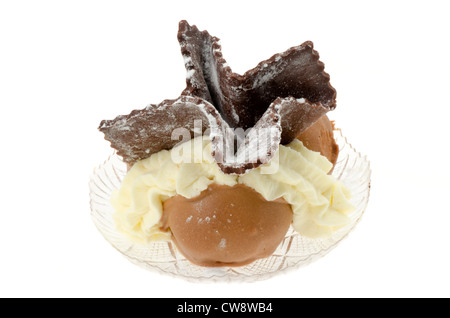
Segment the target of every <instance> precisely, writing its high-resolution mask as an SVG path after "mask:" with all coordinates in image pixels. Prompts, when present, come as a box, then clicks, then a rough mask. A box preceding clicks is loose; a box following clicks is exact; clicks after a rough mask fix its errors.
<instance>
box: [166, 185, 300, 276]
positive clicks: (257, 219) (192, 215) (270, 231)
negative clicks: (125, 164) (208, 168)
mask: <svg viewBox="0 0 450 318" xmlns="http://www.w3.org/2000/svg"><path fill="white" fill-rule="evenodd" d="M291 222H292V208H291V206H290V204H288V203H287V202H286V201H284V199H278V200H276V201H270V202H269V201H266V200H265V199H264V198H263V197H262V196H261V194H259V193H258V192H256V191H255V190H253V189H251V188H249V187H247V186H245V185H242V184H238V185H235V186H233V187H229V186H221V185H217V184H213V185H211V186H210V187H209V188H208V189H206V190H205V191H203V192H202V193H201V194H200V195H199V196H197V197H195V198H191V199H187V198H185V197H183V196H180V195H177V196H175V197H172V198H170V199H168V200H167V201H165V202H164V213H163V218H162V224H163V226H162V227H163V229H166V230H168V229H169V228H170V230H171V232H172V235H173V241H174V242H175V244H176V246H177V248H178V249H179V251H180V252H181V253H182V254H183V255H184V256H185V257H186V258H187V259H188V260H190V261H191V262H192V263H194V264H197V265H201V266H213V267H217V266H242V265H246V264H249V263H251V262H253V261H254V260H256V259H259V258H263V257H267V256H270V255H272V253H273V252H274V251H275V249H276V248H277V247H278V245H279V244H280V243H281V241H282V240H283V238H284V236H285V234H286V232H287V230H288V229H289V226H290V224H291Z"/></svg>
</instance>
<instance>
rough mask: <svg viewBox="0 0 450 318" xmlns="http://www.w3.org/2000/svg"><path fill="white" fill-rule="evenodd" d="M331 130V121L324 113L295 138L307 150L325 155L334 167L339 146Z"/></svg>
mask: <svg viewBox="0 0 450 318" xmlns="http://www.w3.org/2000/svg"><path fill="white" fill-rule="evenodd" d="M333 130H334V127H333V124H332V122H331V121H330V119H329V118H328V116H327V115H324V116H322V117H321V118H320V119H319V120H318V121H317V122H315V123H314V124H313V125H312V126H311V127H309V128H308V129H307V130H305V131H304V132H302V133H301V134H299V135H298V136H297V138H298V139H300V140H301V141H302V142H303V145H304V146H305V147H306V148H308V149H309V150H312V151H317V152H320V154H321V155H322V156H325V157H327V159H328V160H329V161H330V162H331V163H332V164H333V167H334V165H335V164H336V161H337V157H338V155H339V147H338V145H337V144H336V141H335V139H334V133H333Z"/></svg>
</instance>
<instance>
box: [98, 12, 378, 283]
mask: <svg viewBox="0 0 450 318" xmlns="http://www.w3.org/2000/svg"><path fill="white" fill-rule="evenodd" d="M178 40H179V43H180V46H181V53H182V56H183V58H184V62H185V67H186V70H187V75H186V88H185V89H184V90H183V91H182V93H181V95H180V96H179V97H178V98H176V99H170V100H164V101H163V102H161V103H160V104H157V105H154V104H151V105H149V106H147V107H145V108H144V109H139V110H133V111H132V112H131V113H130V114H128V115H121V116H117V117H116V118H115V119H113V120H103V121H102V122H101V123H100V127H99V130H100V131H101V132H102V133H103V134H104V136H105V139H106V140H107V141H109V142H110V144H111V147H112V148H113V149H114V153H113V154H112V156H111V157H110V158H109V159H108V160H107V161H106V162H105V163H104V164H102V165H101V166H99V167H98V168H97V169H96V170H95V171H94V175H93V176H92V178H91V183H90V190H91V210H92V212H91V215H92V218H93V220H94V223H95V224H96V226H97V227H98V229H99V230H100V232H101V233H102V234H103V235H104V237H105V238H106V239H107V240H108V241H109V242H110V243H111V244H112V245H113V246H114V247H115V248H116V249H117V250H119V251H120V252H122V253H123V254H124V255H125V256H126V257H127V258H128V259H129V260H130V261H132V262H134V263H136V264H139V265H142V266H144V267H145V268H148V269H156V270H159V271H160V272H164V273H169V274H173V275H177V276H180V277H184V278H188V279H189V278H190V279H209V280H223V279H225V280H231V279H238V280H255V279H263V278H267V277H270V276H271V275H273V274H276V273H279V272H281V271H283V270H287V269H289V268H296V267H299V266H301V265H304V264H308V263H310V262H311V261H313V260H315V259H317V258H318V257H321V256H323V255H325V254H326V253H327V252H329V251H330V250H331V249H332V248H333V247H335V246H336V244H337V243H338V242H340V241H341V240H342V238H344V237H345V236H346V235H347V234H348V233H349V232H350V231H351V230H352V229H353V227H354V226H355V224H356V223H357V222H358V220H359V219H360V217H361V216H362V214H363V212H364V209H365V207H366V205H367V201H368V197H369V188H370V168H369V162H368V161H367V159H366V158H365V157H362V156H361V155H360V154H358V153H357V152H356V151H355V150H354V149H353V147H351V146H350V145H349V144H348V143H347V141H346V139H345V138H344V137H343V136H342V134H341V132H340V130H338V129H336V128H335V127H334V123H333V122H331V121H330V120H329V118H328V116H327V113H328V112H329V111H332V110H334V109H335V108H336V90H335V89H334V88H333V87H332V86H331V84H330V77H329V75H328V74H327V73H325V72H324V64H323V63H322V62H321V61H320V60H319V55H318V53H317V52H316V51H315V50H314V49H313V43H312V42H304V43H303V44H301V45H299V46H295V47H292V48H290V49H288V50H287V51H285V52H283V53H280V54H275V55H273V56H272V57H271V58H269V59H268V60H265V61H263V62H261V63H259V64H258V65H257V66H256V67H255V68H253V69H251V70H249V71H247V72H246V73H245V74H244V75H239V74H236V73H233V72H232V71H231V68H230V67H229V66H228V65H227V63H226V61H225V59H224V58H223V57H222V53H221V45H220V42H219V39H218V38H216V37H213V36H211V35H210V34H209V33H208V32H207V31H200V30H199V29H198V28H197V27H196V26H191V25H189V24H188V22H186V21H181V22H180V24H179V31H178Z"/></svg>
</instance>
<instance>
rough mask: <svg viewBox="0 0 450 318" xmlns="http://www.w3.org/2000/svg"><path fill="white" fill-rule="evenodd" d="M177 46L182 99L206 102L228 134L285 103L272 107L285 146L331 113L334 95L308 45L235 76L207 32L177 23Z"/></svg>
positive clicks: (215, 38)
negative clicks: (278, 110)
mask: <svg viewBox="0 0 450 318" xmlns="http://www.w3.org/2000/svg"><path fill="white" fill-rule="evenodd" d="M178 40H179V42H180V46H181V53H182V55H183V57H184V60H185V67H186V70H187V77H186V83H187V87H186V89H185V90H184V91H183V93H182V94H183V95H190V96H198V97H200V98H203V99H206V100H208V101H209V102H210V103H211V104H213V105H214V106H215V107H216V108H217V109H218V111H219V112H220V113H221V115H222V116H223V118H224V120H225V121H226V122H227V123H228V124H229V125H230V126H231V127H233V128H236V127H242V128H244V129H247V128H250V127H253V126H255V125H256V123H257V121H258V120H259V119H260V118H261V116H262V115H263V114H264V112H265V111H266V110H267V109H268V108H269V106H270V104H271V103H273V102H274V101H275V100H277V98H287V99H286V101H284V102H282V101H278V102H279V103H281V107H282V109H281V114H282V128H283V132H282V141H281V142H282V143H283V144H285V143H289V142H290V141H292V140H293V139H294V138H295V136H297V135H298V134H299V133H301V132H302V131H304V130H305V129H306V128H308V127H309V126H310V125H312V124H313V123H314V122H315V121H316V120H318V119H319V118H320V117H321V116H322V115H324V114H325V113H326V112H328V111H330V110H333V109H334V108H335V107H336V91H335V89H334V88H333V87H332V86H331V85H330V81H329V80H330V77H329V75H328V74H327V73H325V72H324V64H323V63H322V62H320V61H319V54H318V53H317V52H316V51H315V50H314V49H313V43H312V42H309V41H308V42H305V43H303V44H301V45H299V46H295V47H292V48H290V49H289V50H287V51H285V52H284V53H280V54H275V55H274V56H272V57H271V58H269V59H268V60H265V61H262V62H261V63H259V64H258V65H257V66H256V67H255V68H254V69H251V70H249V71H247V72H246V73H245V74H244V75H239V74H236V73H233V72H232V71H231V68H230V67H229V66H228V65H227V63H226V60H225V59H224V58H223V56H222V52H221V45H220V43H219V39H218V38H217V37H213V36H211V35H210V34H209V33H208V32H207V31H199V30H198V28H197V27H196V26H190V25H189V24H188V22H187V21H184V20H183V21H181V22H180V24H179V31H178ZM284 108H286V109H284Z"/></svg>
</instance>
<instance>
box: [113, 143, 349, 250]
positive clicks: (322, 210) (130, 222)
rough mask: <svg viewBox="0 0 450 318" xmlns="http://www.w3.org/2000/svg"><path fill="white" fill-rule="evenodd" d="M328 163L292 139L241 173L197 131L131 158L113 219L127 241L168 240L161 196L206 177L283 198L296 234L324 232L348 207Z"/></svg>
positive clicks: (189, 192)
mask: <svg viewBox="0 0 450 318" xmlns="http://www.w3.org/2000/svg"><path fill="white" fill-rule="evenodd" d="M332 167H333V165H332V164H331V163H330V162H329V161H328V160H327V159H326V158H325V157H323V156H322V155H320V153H318V152H314V151H311V150H308V149H307V148H306V147H304V146H303V144H302V142H301V141H299V140H294V141H293V142H291V143H290V144H289V145H286V146H283V145H280V147H279V150H278V154H277V155H275V156H274V158H273V159H272V160H271V162H269V163H268V164H265V165H262V166H260V167H258V168H256V169H253V170H251V171H249V172H248V173H246V174H244V175H229V174H224V173H223V172H222V170H220V168H219V166H218V165H217V163H216V162H215V161H214V159H213V157H212V155H211V143H210V140H209V138H208V137H197V138H194V139H192V140H191V141H190V142H185V143H183V144H181V145H178V146H176V147H174V148H173V149H171V150H169V151H168V150H163V151H160V152H158V153H155V154H153V155H152V156H150V157H149V158H147V159H144V160H141V161H139V162H137V163H136V164H135V165H134V166H133V167H132V168H131V169H130V170H129V171H128V173H127V175H126V176H125V178H124V179H123V182H122V185H121V188H120V189H119V190H118V191H116V192H114V193H113V195H112V198H111V203H112V205H113V207H114V209H115V210H116V213H115V214H114V219H115V222H116V224H117V227H118V229H119V231H121V232H122V233H124V234H125V235H126V236H127V237H128V238H129V239H131V240H132V241H135V242H138V243H146V242H149V241H154V240H168V239H170V233H167V232H164V231H161V230H160V220H161V216H162V214H163V203H164V201H165V200H167V199H168V198H170V197H172V196H175V195H182V196H184V197H186V198H193V197H196V196H198V195H199V194H200V193H201V192H202V191H203V190H205V189H207V188H208V186H209V185H210V184H212V183H215V184H219V185H227V186H234V185H236V184H238V183H241V184H245V185H247V186H249V187H251V188H253V189H254V190H256V191H257V192H259V193H260V194H261V195H262V196H263V197H264V198H265V199H266V200H268V201H272V200H276V199H278V198H284V199H285V200H286V201H287V202H288V203H289V204H291V206H292V211H293V227H294V229H295V230H296V231H297V232H298V233H299V234H301V235H303V236H306V237H310V238H325V237H328V236H330V235H331V234H332V233H333V232H334V231H336V230H337V229H339V228H341V227H343V226H345V225H347V224H348V223H349V221H350V220H349V218H348V215H349V214H350V213H351V212H352V211H353V210H354V207H353V205H352V204H351V203H350V201H349V200H350V197H351V195H350V192H349V190H348V189H347V188H346V187H345V186H344V185H343V184H342V183H341V182H339V181H337V180H336V179H335V178H334V177H333V176H331V175H329V174H328V172H329V171H330V170H331V169H332Z"/></svg>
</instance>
